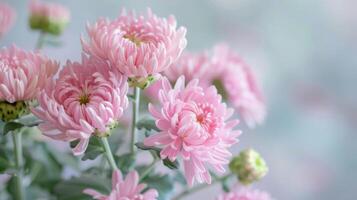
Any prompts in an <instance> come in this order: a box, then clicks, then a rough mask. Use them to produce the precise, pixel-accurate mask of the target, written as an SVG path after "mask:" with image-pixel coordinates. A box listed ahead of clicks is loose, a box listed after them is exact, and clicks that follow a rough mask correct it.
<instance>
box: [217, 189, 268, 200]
mask: <svg viewBox="0 0 357 200" xmlns="http://www.w3.org/2000/svg"><path fill="white" fill-rule="evenodd" d="M271 199H272V198H271V197H270V195H269V194H268V193H266V192H262V191H259V190H253V189H249V188H241V189H238V188H235V189H234V190H233V191H231V192H229V193H224V194H222V195H220V196H219V197H218V198H217V200H271Z"/></svg>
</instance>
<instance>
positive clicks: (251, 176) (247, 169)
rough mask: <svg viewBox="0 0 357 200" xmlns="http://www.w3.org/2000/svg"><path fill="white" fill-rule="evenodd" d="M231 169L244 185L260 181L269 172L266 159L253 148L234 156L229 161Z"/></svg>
mask: <svg viewBox="0 0 357 200" xmlns="http://www.w3.org/2000/svg"><path fill="white" fill-rule="evenodd" d="M229 169H230V170H231V171H232V172H233V173H234V174H236V175H237V177H238V179H239V181H240V182H241V183H242V184H244V185H248V184H251V183H253V182H254V181H258V180H260V179H261V178H263V177H264V176H265V175H266V174H267V173H268V167H267V165H266V163H265V161H264V159H263V158H262V157H261V156H260V154H259V153H258V152H256V151H255V150H253V149H247V150H244V151H242V152H240V154H239V156H236V157H234V158H233V159H232V160H231V162H230V163H229Z"/></svg>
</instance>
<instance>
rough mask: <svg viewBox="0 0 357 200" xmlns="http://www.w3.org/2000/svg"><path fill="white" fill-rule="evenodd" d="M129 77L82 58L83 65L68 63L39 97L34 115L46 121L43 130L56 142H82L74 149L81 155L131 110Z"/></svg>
mask: <svg viewBox="0 0 357 200" xmlns="http://www.w3.org/2000/svg"><path fill="white" fill-rule="evenodd" d="M127 91H128V85H127V82H126V77H124V76H122V75H121V74H120V73H119V72H118V71H117V70H113V69H112V68H111V67H110V66H108V64H107V63H106V62H103V61H102V60H99V59H96V58H94V57H90V58H87V57H86V56H83V58H82V63H77V62H73V63H72V62H70V61H67V64H66V66H65V67H64V69H63V70H62V71H61V72H60V74H59V78H58V79H57V80H56V81H53V82H52V84H49V85H48V87H46V89H45V90H43V91H41V93H40V95H39V104H40V106H39V107H38V108H35V109H33V113H34V114H35V115H36V116H37V117H39V118H40V119H42V120H44V123H42V124H40V126H39V128H40V130H41V131H42V132H43V133H44V134H45V135H47V136H48V137H51V138H53V139H56V140H62V141H74V140H79V143H78V145H77V146H76V147H75V148H74V149H73V153H74V154H75V155H79V154H82V153H83V152H84V151H85V150H86V148H87V145H88V142H89V138H90V137H91V135H93V134H95V135H98V136H105V135H107V134H109V129H110V128H111V127H112V126H113V125H115V124H116V123H117V122H118V119H119V118H120V117H121V116H122V114H123V111H124V109H126V108H127V106H128V99H127V96H126V94H127Z"/></svg>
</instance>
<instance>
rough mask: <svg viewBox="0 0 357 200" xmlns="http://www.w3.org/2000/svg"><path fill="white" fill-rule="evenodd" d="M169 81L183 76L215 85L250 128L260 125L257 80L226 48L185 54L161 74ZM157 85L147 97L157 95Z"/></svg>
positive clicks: (261, 110) (261, 102) (261, 113)
mask: <svg viewBox="0 0 357 200" xmlns="http://www.w3.org/2000/svg"><path fill="white" fill-rule="evenodd" d="M164 75H166V76H167V77H168V79H169V80H170V81H171V82H175V81H176V80H177V79H178V77H179V76H181V75H184V76H185V77H186V78H187V80H188V81H190V80H192V79H194V78H197V79H199V80H200V85H201V86H202V87H204V88H206V87H208V86H210V85H211V84H214V85H215V86H216V87H217V90H218V92H219V93H220V94H221V95H222V97H223V98H224V100H227V101H228V102H229V103H230V104H232V105H233V107H235V108H236V109H237V110H238V112H239V114H240V115H242V117H243V119H244V121H245V122H246V123H247V124H248V126H250V127H254V126H255V125H256V124H261V123H262V122H263V121H264V119H265V116H266V106H265V102H264V98H263V95H262V92H261V91H260V88H259V86H258V83H257V79H256V77H255V75H254V73H253V72H252V70H251V69H250V68H249V66H248V65H246V64H245V63H244V62H243V60H242V59H241V58H240V57H239V56H238V55H237V54H236V53H235V52H234V51H232V50H231V49H230V48H229V47H228V46H227V45H222V44H220V45H216V46H215V47H214V48H213V50H211V51H205V52H203V53H187V52H185V53H184V54H183V55H182V56H181V57H180V59H179V60H178V61H177V62H176V63H174V64H173V65H172V66H171V67H170V68H168V69H167V70H165V71H164ZM158 89H159V87H158V85H156V86H153V87H151V88H149V91H147V92H146V93H147V94H148V95H149V97H151V98H154V99H155V97H156V96H157V95H156V94H157V92H158Z"/></svg>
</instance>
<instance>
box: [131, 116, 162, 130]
mask: <svg viewBox="0 0 357 200" xmlns="http://www.w3.org/2000/svg"><path fill="white" fill-rule="evenodd" d="M136 127H137V128H138V129H139V130H140V129H146V130H155V131H160V129H158V128H157V126H156V124H155V120H153V119H149V118H146V117H145V118H142V119H140V120H139V121H138V122H137V124H136Z"/></svg>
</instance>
